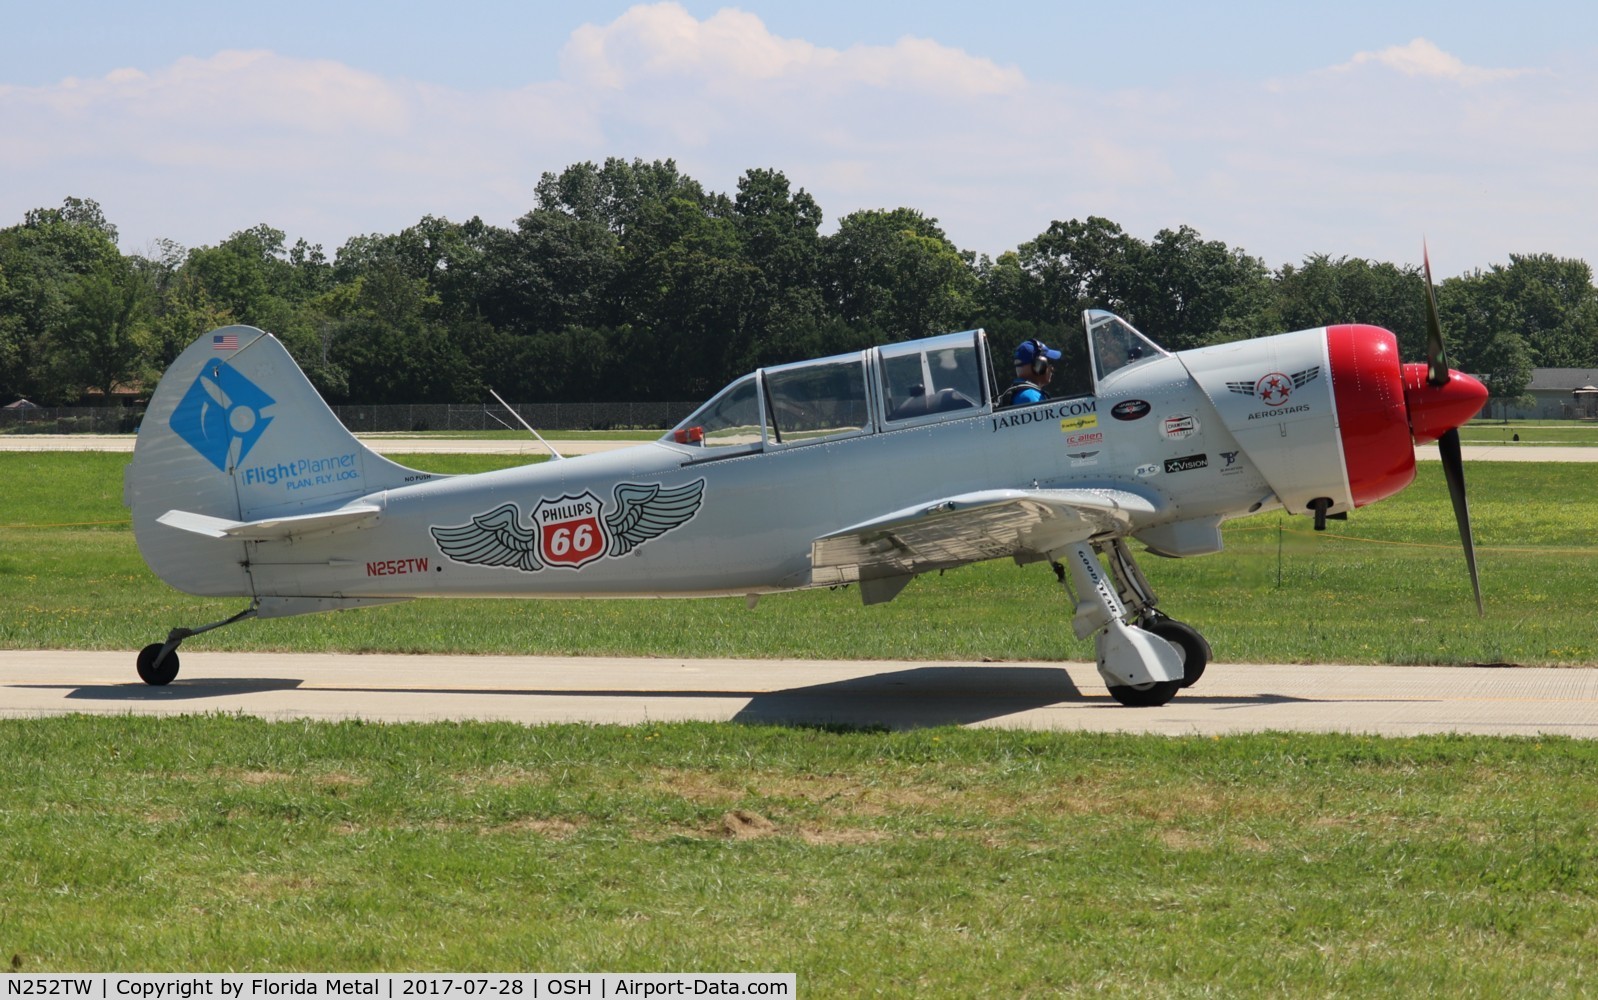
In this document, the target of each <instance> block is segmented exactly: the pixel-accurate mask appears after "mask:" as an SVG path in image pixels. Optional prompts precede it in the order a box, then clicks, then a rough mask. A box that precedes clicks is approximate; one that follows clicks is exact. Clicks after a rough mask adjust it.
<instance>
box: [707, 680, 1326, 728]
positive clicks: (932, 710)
mask: <svg viewBox="0 0 1598 1000" xmlns="http://www.w3.org/2000/svg"><path fill="white" fill-rule="evenodd" d="M1305 700H1309V699H1303V698H1295V697H1292V696H1290V695H1276V694H1258V695H1246V696H1235V695H1233V696H1208V697H1206V696H1204V695H1198V696H1195V695H1192V694H1190V693H1188V692H1183V693H1181V694H1179V695H1178V696H1177V702H1176V704H1178V705H1180V704H1181V703H1183V702H1188V703H1193V702H1200V703H1205V704H1209V705H1212V706H1215V707H1218V708H1223V709H1227V708H1242V707H1247V706H1259V705H1267V704H1281V703H1286V702H1297V701H1305ZM1061 703H1066V704H1074V705H1076V706H1079V707H1089V708H1097V709H1103V710H1105V711H1111V712H1133V713H1135V712H1138V711H1144V710H1142V709H1131V708H1125V707H1123V706H1121V705H1120V704H1118V703H1117V702H1116V701H1115V700H1114V699H1113V698H1111V697H1110V695H1109V693H1108V692H1104V691H1097V690H1096V691H1091V692H1089V693H1084V692H1083V691H1082V689H1081V688H1079V687H1077V686H1076V684H1075V682H1073V681H1072V680H1071V677H1070V675H1069V674H1067V673H1066V672H1065V671H1064V670H1060V669H1056V668H1054V667H988V666H984V667H977V666H972V667H916V668H913V669H910V670H898V671H894V672H892V673H884V674H872V675H871V676H869V677H852V678H849V679H848V680H843V681H833V682H831V683H827V684H815V685H811V686H808V687H799V688H788V689H786V690H783V691H772V692H770V693H767V694H757V695H755V696H753V697H752V698H751V699H750V700H749V704H748V705H746V706H745V707H744V709H743V710H742V711H740V712H739V713H738V714H736V715H734V716H733V721H734V722H747V723H760V724H763V725H770V724H779V725H784V724H785V725H811V726H814V725H820V726H848V727H862V728H865V727H871V728H875V727H885V728H888V729H922V728H926V727H930V726H963V725H970V724H973V723H978V722H988V721H991V720H993V719H999V718H1003V717H1005V716H1007V715H1015V714H1017V713H1019V712H1026V711H1030V710H1032V709H1037V708H1044V707H1046V706H1049V705H1055V704H1061ZM1148 711H1157V709H1150V710H1148Z"/></svg>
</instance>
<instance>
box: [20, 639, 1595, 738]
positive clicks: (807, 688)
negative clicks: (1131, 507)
mask: <svg viewBox="0 0 1598 1000" xmlns="http://www.w3.org/2000/svg"><path fill="white" fill-rule="evenodd" d="M182 657H183V662H182V671H181V673H180V675H179V677H178V679H177V680H176V681H175V682H173V683H172V684H171V685H169V686H166V687H160V688H157V687H149V686H147V685H145V684H143V683H142V682H140V681H139V680H138V678H137V676H136V675H135V672H134V654H133V652H132V651H131V650H130V651H125V652H110V653H107V652H73V651H59V650H53V651H45V652H32V651H25V650H6V651H0V717H25V716H38V715H59V714H65V713H74V712H83V713H93V714H123V713H135V714H150V715H171V714H181V713H194V712H229V713H233V712H240V713H245V714H249V715H255V716H260V717H263V718H267V719H274V720H283V719H324V720H331V719H349V718H361V719H366V720H371V721H412V722H416V721H441V720H508V721H513V722H519V723H526V724H537V723H554V722H590V723H649V722H669V721H676V720H687V719H695V720H707V721H730V722H749V723H792V724H810V725H817V724H820V725H852V726H887V727H890V728H893V729H915V728H921V727H926V726H940V725H963V726H1002V727H1012V728H1025V729H1040V730H1050V729H1052V730H1095V731H1127V732H1142V733H1164V734H1172V735H1178V734H1206V735H1208V734H1216V735H1219V734H1225V733H1238V732H1259V731H1265V730H1289V731H1302V732H1355V733H1373V734H1380V735H1389V736H1408V735H1416V734H1422V733H1447V732H1459V733H1478V734H1493V735H1528V736H1529V735H1538V734H1550V735H1553V734H1558V735H1565V736H1572V737H1580V738H1593V737H1598V670H1593V669H1580V668H1578V669H1559V668H1541V667H1501V668H1491V667H1393V666H1327V665H1316V666H1305V665H1275V666H1271V665H1251V664H1228V663H1219V664H1212V665H1211V666H1210V668H1209V670H1208V672H1207V673H1206V674H1205V675H1204V677H1203V679H1202V680H1200V681H1199V683H1198V684H1197V685H1196V686H1194V687H1193V688H1190V689H1188V690H1187V691H1184V692H1182V693H1181V694H1179V695H1178V696H1177V698H1176V700H1174V701H1173V702H1171V703H1170V704H1169V705H1166V706H1164V707H1162V708H1154V709H1131V708H1124V707H1122V706H1120V705H1118V704H1116V703H1115V702H1114V701H1113V700H1111V698H1110V697H1109V695H1108V694H1107V693H1106V691H1105V688H1104V685H1103V683H1102V681H1101V680H1100V679H1099V676H1098V671H1097V669H1096V668H1095V667H1094V666H1093V665H1092V664H1084V663H1061V664H1052V663H1030V662H1029V663H987V664H970V663H955V662H950V663H928V662H892V661H804V660H689V659H678V658H659V659H628V658H608V657H543V656H400V655H386V654H385V655H360V654H303V653H227V652H205V651H202V650H187V649H186V650H184V651H183V652H182Z"/></svg>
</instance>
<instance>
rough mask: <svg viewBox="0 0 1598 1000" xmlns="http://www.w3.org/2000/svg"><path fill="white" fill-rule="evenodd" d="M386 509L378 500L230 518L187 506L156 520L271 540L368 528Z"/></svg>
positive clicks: (195, 530)
mask: <svg viewBox="0 0 1598 1000" xmlns="http://www.w3.org/2000/svg"><path fill="white" fill-rule="evenodd" d="M382 513H383V508H381V507H379V506H377V505H375V504H355V505H352V506H347V507H340V508H339V509H337V510H329V511H323V512H322V513H319V514H291V515H288V516H285V517H268V518H264V519H262V520H259V521H230V520H228V519H227V518H225V517H212V516H210V515H209V514H195V513H192V512H190V511H186V510H169V511H167V512H166V513H165V514H162V515H161V516H160V517H158V518H156V520H157V521H159V522H161V523H162V524H164V525H166V526H168V527H170V528H178V529H180V530H182V531H191V532H193V533H195V534H197V535H205V536H206V537H208V538H232V539H234V540H236V541H241V542H269V541H279V540H282V539H285V538H303V537H305V536H307V535H323V534H332V533H333V532H335V531H347V530H349V529H352V528H364V527H367V526H368V525H369V524H373V523H375V522H376V521H377V518H378V516H379V515H380V514H382Z"/></svg>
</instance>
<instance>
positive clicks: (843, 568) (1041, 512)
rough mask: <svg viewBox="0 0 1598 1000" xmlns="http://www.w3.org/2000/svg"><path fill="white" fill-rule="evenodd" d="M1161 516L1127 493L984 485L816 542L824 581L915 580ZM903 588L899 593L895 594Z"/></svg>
mask: <svg viewBox="0 0 1598 1000" xmlns="http://www.w3.org/2000/svg"><path fill="white" fill-rule="evenodd" d="M1155 513H1157V509H1156V508H1155V506H1154V504H1153V503H1151V502H1150V501H1149V500H1148V499H1146V498H1144V497H1142V496H1139V495H1138V494H1136V493H1131V492H1128V491H1126V490H1097V489H1080V490H984V491H982V492H978V493H966V494H961V495H959V496H954V497H949V498H947V499H944V500H939V501H937V502H935V503H930V504H922V505H919V506H916V507H911V508H907V509H905V510H900V511H895V512H894V513H892V514H888V515H885V516H883V517H880V518H876V519H874V520H871V521H866V522H864V523H861V524H856V525H853V526H851V527H848V528H845V529H843V530H842V531H836V532H833V533H832V534H829V535H823V536H822V537H820V538H818V539H816V540H815V541H814V542H813V543H811V548H810V561H811V582H812V584H814V585H819V586H831V585H835V584H841V583H855V582H859V581H863V580H876V579H881V578H884V577H909V576H914V575H916V574H918V573H926V572H930V571H932V570H938V569H951V568H953V567H955V566H963V565H965V564H966V563H973V562H983V561H985V560H988V559H1000V558H1004V557H1013V558H1021V559H1025V558H1027V557H1031V558H1033V559H1041V558H1044V557H1046V556H1047V554H1048V553H1049V552H1052V551H1055V550H1057V549H1060V548H1062V547H1064V546H1066V545H1070V544H1073V543H1075V542H1080V541H1084V540H1086V539H1088V538H1092V537H1093V536H1095V535H1099V534H1104V533H1107V532H1126V531H1128V530H1130V528H1131V527H1132V523H1133V519H1134V518H1135V517H1146V516H1148V515H1152V514H1155ZM895 592H896V591H895Z"/></svg>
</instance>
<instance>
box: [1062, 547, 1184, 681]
mask: <svg viewBox="0 0 1598 1000" xmlns="http://www.w3.org/2000/svg"><path fill="white" fill-rule="evenodd" d="M1064 555H1065V566H1064V567H1062V566H1061V565H1060V563H1059V562H1056V563H1055V564H1054V566H1055V573H1056V574H1057V575H1058V576H1059V577H1060V583H1061V584H1062V585H1065V586H1066V587H1067V591H1068V592H1070V591H1071V590H1074V591H1075V593H1074V598H1073V599H1074V604H1075V607H1076V611H1075V614H1074V615H1073V616H1072V618H1071V627H1072V629H1073V630H1074V631H1075V632H1076V637H1077V638H1078V639H1086V638H1087V637H1088V636H1090V635H1091V636H1093V637H1094V652H1095V653H1096V655H1097V659H1098V665H1099V676H1101V677H1103V678H1104V683H1105V686H1106V687H1108V688H1109V689H1110V697H1112V698H1114V699H1115V700H1116V701H1118V702H1120V703H1121V704H1123V705H1128V706H1131V707H1134V708H1150V707H1154V706H1158V705H1164V704H1165V703H1166V702H1168V701H1170V700H1171V699H1172V698H1174V697H1176V693H1177V691H1179V690H1180V689H1182V688H1184V687H1188V686H1189V685H1191V684H1192V683H1193V682H1194V681H1196V680H1198V679H1199V677H1200V676H1202V675H1203V673H1204V668H1205V666H1207V665H1208V664H1209V659H1210V646H1209V643H1207V642H1205V641H1204V637H1203V636H1202V635H1200V634H1199V633H1198V631H1197V630H1195V629H1194V628H1193V627H1192V626H1190V625H1186V624H1184V623H1182V622H1179V621H1177V620H1176V619H1174V618H1170V617H1168V616H1166V615H1164V614H1162V613H1161V612H1159V611H1158V610H1156V608H1155V605H1156V604H1157V603H1158V599H1157V598H1156V597H1155V596H1154V590H1153V588H1151V587H1150V586H1149V582H1148V579H1147V578H1146V577H1144V576H1143V572H1142V570H1140V569H1138V566H1137V562H1136V560H1134V559H1133V558H1132V551H1131V549H1129V548H1128V547H1127V544H1126V541H1125V540H1124V539H1120V538H1114V539H1110V540H1108V541H1100V542H1084V543H1080V544H1077V545H1073V546H1071V547H1070V548H1069V549H1067V550H1066V551H1065V553H1064ZM1100 555H1103V556H1104V557H1105V561H1104V563H1101V562H1100V561H1099V556H1100ZM1106 564H1107V565H1108V567H1109V572H1108V573H1106V572H1105V566H1106ZM1067 568H1068V569H1069V571H1070V581H1071V582H1070V584H1067V583H1066V569H1067Z"/></svg>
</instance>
